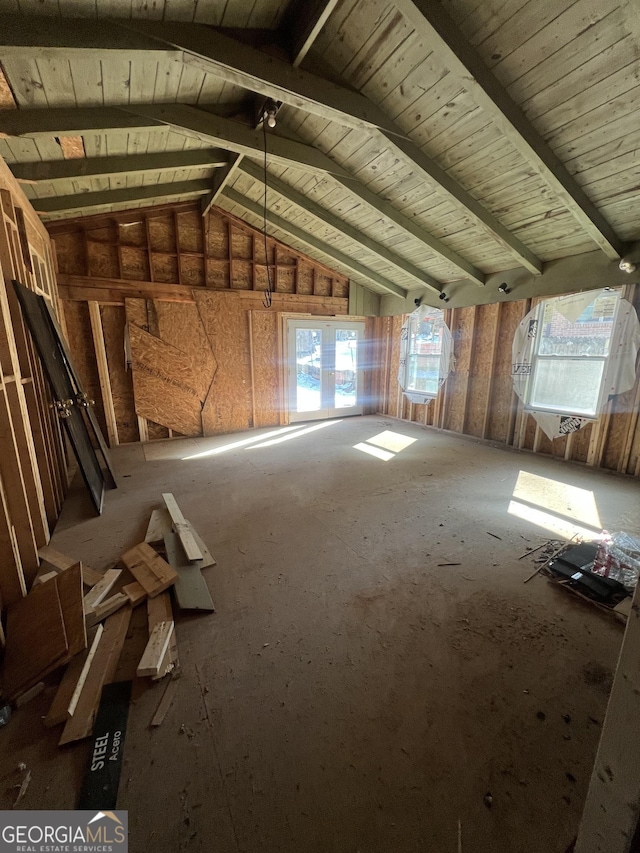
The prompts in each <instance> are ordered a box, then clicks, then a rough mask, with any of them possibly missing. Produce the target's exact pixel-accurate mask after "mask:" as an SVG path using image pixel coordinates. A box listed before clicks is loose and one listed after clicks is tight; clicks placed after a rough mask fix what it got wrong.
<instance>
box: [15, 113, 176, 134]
mask: <svg viewBox="0 0 640 853" xmlns="http://www.w3.org/2000/svg"><path fill="white" fill-rule="evenodd" d="M166 124H167V122H165V121H162V120H159V119H153V118H149V117H148V116H146V115H142V114H139V113H136V112H131V111H129V110H126V109H122V108H120V107H86V108H83V107H80V108H78V107H56V108H55V109H47V110H29V109H21V110H11V111H9V110H7V111H3V112H2V114H0V138H1V137H7V136H28V137H34V138H36V137H38V136H78V135H82V134H83V133H89V132H91V133H105V132H106V131H108V130H130V131H137V130H158V129H159V128H160V129H161V128H163V127H164V126H165V125H166Z"/></svg>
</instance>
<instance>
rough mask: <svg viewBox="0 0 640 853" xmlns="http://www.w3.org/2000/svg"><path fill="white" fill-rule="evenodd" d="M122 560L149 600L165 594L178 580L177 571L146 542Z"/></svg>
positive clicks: (130, 551) (129, 552)
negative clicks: (162, 593)
mask: <svg viewBox="0 0 640 853" xmlns="http://www.w3.org/2000/svg"><path fill="white" fill-rule="evenodd" d="M121 559H122V562H123V563H124V564H125V566H126V567H127V568H128V569H129V571H130V572H131V574H132V575H133V576H134V578H135V579H136V580H137V581H138V583H139V584H140V585H141V586H142V587H143V589H144V590H145V592H146V593H147V595H148V596H149V598H153V597H154V596H156V595H159V594H160V593H161V592H164V590H166V589H168V588H169V587H170V586H172V585H173V584H174V583H175V582H176V580H177V579H178V575H177V573H176V571H175V570H174V569H172V568H171V566H170V565H169V564H168V563H167V562H166V561H165V560H163V559H162V557H160V556H159V555H158V554H156V552H155V551H154V550H153V548H152V547H151V546H150V545H147V543H146V542H142V543H140V545H136V546H135V547H134V548H131V549H130V550H129V551H127V552H126V554H123V555H122V558H121Z"/></svg>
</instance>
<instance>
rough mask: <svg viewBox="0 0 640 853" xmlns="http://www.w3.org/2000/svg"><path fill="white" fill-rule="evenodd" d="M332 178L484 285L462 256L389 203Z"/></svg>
mask: <svg viewBox="0 0 640 853" xmlns="http://www.w3.org/2000/svg"><path fill="white" fill-rule="evenodd" d="M333 178H334V180H336V181H337V182H338V183H339V184H342V186H343V187H344V188H345V189H346V190H348V191H349V192H350V193H353V195H355V196H357V197H358V198H359V199H361V201H363V202H364V203H365V204H366V205H368V206H369V207H372V208H374V209H375V210H377V211H378V212H379V213H380V214H381V215H382V216H384V217H385V218H386V219H389V220H390V221H391V222H394V223H395V224H396V225H397V226H398V227H399V228H402V229H403V230H404V231H407V232H408V233H409V234H412V235H413V236H414V237H415V238H416V239H417V240H420V242H421V243H423V244H424V245H425V246H427V247H428V248H429V249H430V250H431V251H432V252H433V253H434V254H435V255H439V256H440V257H441V258H444V259H445V260H446V261H447V262H448V263H450V264H451V265H452V266H454V267H456V268H457V269H458V270H459V272H460V274H461V277H462V278H468V279H470V280H471V281H473V282H474V283H475V284H484V282H485V278H486V276H485V274H484V273H483V272H482V271H481V270H479V269H478V268H477V267H475V266H474V265H473V264H472V263H470V262H469V261H467V260H466V259H465V258H463V257H462V255H459V254H458V253H457V252H455V251H454V250H453V249H450V248H449V246H447V244H446V243H444V242H443V241H442V240H440V239H439V238H438V237H434V236H433V235H432V234H430V233H429V232H428V231H425V230H424V229H423V228H421V227H420V226H419V225H417V224H416V223H415V222H414V221H413V220H412V219H410V217H408V216H405V215H404V213H400V211H399V210H397V209H396V208H395V207H394V206H393V205H392V204H391V202H388V201H386V200H385V199H383V198H382V197H381V196H379V195H376V193H374V192H373V190H370V189H369V188H368V187H366V186H365V185H364V184H361V183H359V182H358V181H354V180H345V179H344V178H340V177H338V176H337V175H334V176H333Z"/></svg>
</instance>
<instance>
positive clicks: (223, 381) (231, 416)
mask: <svg viewBox="0 0 640 853" xmlns="http://www.w3.org/2000/svg"><path fill="white" fill-rule="evenodd" d="M194 295H195V299H196V305H197V306H198V311H199V313H200V317H201V318H202V323H203V326H204V329H205V332H206V335H207V338H208V339H209V344H210V346H211V351H212V353H213V355H214V357H215V359H216V361H217V364H218V369H217V370H216V374H215V377H214V379H213V382H212V384H211V388H210V390H209V394H208V395H207V399H206V400H205V402H204V405H203V408H202V427H203V431H204V434H205V435H215V434H217V433H223V432H237V431H239V430H243V429H249V428H250V427H252V426H253V417H252V408H251V362H250V354H249V318H248V315H247V311H245V310H244V309H243V307H242V305H241V303H240V299H239V296H238V294H235V293H215V292H213V291H211V292H201V291H194Z"/></svg>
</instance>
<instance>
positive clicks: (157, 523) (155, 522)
mask: <svg viewBox="0 0 640 853" xmlns="http://www.w3.org/2000/svg"><path fill="white" fill-rule="evenodd" d="M186 524H187V527H188V528H189V531H190V532H191V535H192V536H193V538H194V539H195V541H196V544H197V546H198V548H199V549H200V551H201V553H202V561H201V562H198V568H200V569H206V568H208V567H209V566H215V564H216V561H215V558H214V557H213V555H212V554H211V551H209V549H208V548H207V546H206V545H205V544H204V542H203V541H202V539H201V538H200V536H199V535H198V532H197V531H196V530H195V529H194V527H193V525H192V524H191V522H190V521H189V520H188V519H186ZM173 526H174V525H173V522H172V520H171V516H170V514H169V510H168V509H154V510H153V511H152V513H151V518H150V519H149V525H148V527H147V533H146V535H145V537H144V541H145V542H147V543H149V544H150V545H151V544H157V543H159V542H164V535H165V533H167V532H168V531H171V530H172V529H173Z"/></svg>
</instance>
